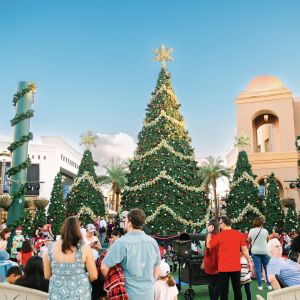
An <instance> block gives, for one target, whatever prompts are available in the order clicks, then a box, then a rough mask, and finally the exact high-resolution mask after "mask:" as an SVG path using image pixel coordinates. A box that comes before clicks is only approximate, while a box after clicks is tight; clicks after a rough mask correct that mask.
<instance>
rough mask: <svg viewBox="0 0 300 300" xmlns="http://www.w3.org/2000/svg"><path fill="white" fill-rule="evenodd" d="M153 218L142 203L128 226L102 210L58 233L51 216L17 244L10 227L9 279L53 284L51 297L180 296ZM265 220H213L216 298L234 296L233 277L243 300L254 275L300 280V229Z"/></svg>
mask: <svg viewBox="0 0 300 300" xmlns="http://www.w3.org/2000/svg"><path fill="white" fill-rule="evenodd" d="M145 219H146V216H145V213H144V212H143V211H142V210H140V209H132V210H131V211H130V212H129V213H126V214H125V215H123V219H121V224H122V225H121V226H117V225H116V224H115V223H114V220H113V219H112V218H110V219H109V220H107V221H106V220H105V219H104V218H103V217H97V219H96V220H95V221H94V222H93V224H92V223H91V224H86V225H85V226H84V224H80V222H79V220H78V219H77V218H76V217H69V218H67V219H66V220H65V222H64V225H63V227H62V230H61V234H60V235H58V236H56V237H54V236H53V233H52V231H51V224H45V226H43V227H42V228H38V229H37V230H36V231H35V236H34V237H30V238H28V237H26V238H27V239H25V237H24V235H23V234H22V229H21V228H20V227H18V228H17V229H16V232H15V235H14V237H13V239H12V245H11V247H10V249H9V248H8V240H9V238H10V235H11V230H10V229H9V228H4V229H3V230H2V231H1V233H0V260H1V261H9V262H10V263H11V265H12V266H11V268H10V269H8V270H7V273H6V282H5V283H6V284H15V285H20V286H24V287H29V288H32V289H37V290H41V291H44V292H47V293H48V294H49V296H48V297H49V299H74V300H75V299H87V300H88V299H90V300H101V299H114V300H122V299H124V300H126V299H130V300H176V299H177V295H178V289H177V286H176V282H175V280H174V279H173V277H172V276H171V272H170V265H169V264H168V263H167V262H166V261H165V260H164V259H162V258H163V257H164V256H165V254H166V251H167V250H166V249H165V248H163V247H161V246H159V245H158V243H157V241H156V240H155V239H154V238H152V237H151V236H150V235H148V234H146V232H145V228H144V224H145ZM263 224H264V220H263V219H262V218H260V217H257V218H255V220H254V223H253V228H251V229H250V231H249V232H248V231H246V232H245V233H241V232H240V231H238V230H235V229H233V228H232V227H231V220H230V219H229V218H228V217H226V216H222V217H220V218H218V219H211V220H209V221H208V222H207V225H206V231H207V235H206V240H205V246H204V265H203V266H201V267H200V265H199V268H203V269H204V271H205V273H206V274H207V278H208V292H209V297H210V299H211V300H217V299H221V300H225V299H228V292H229V282H230V281H231V284H232V289H233V293H234V299H235V300H239V299H242V287H243V288H244V289H245V293H246V295H247V300H251V282H252V280H253V278H256V280H257V283H258V289H259V290H262V289H263V288H264V287H263V281H264V280H265V282H266V286H267V288H268V289H269V290H272V289H278V288H280V284H281V282H285V284H286V285H288V286H293V285H299V284H300V264H299V261H298V260H299V258H298V257H299V255H297V254H298V253H299V252H300V236H299V235H297V234H296V233H292V235H290V234H287V233H285V232H278V230H277V229H276V228H274V230H273V232H272V233H271V234H269V233H268V231H267V230H266V229H265V228H264V227H263ZM125 233H126V234H125ZM107 245H108V247H107ZM8 250H10V254H9V253H8V252H7V251H8ZM283 254H284V256H282V255H283ZM288 255H289V256H290V258H292V259H293V260H292V259H288V258H287V256H288ZM171 267H172V266H171ZM173 271H174V269H173Z"/></svg>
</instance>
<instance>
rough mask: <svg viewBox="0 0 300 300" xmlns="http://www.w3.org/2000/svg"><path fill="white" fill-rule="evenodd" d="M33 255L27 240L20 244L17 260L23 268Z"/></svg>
mask: <svg viewBox="0 0 300 300" xmlns="http://www.w3.org/2000/svg"><path fill="white" fill-rule="evenodd" d="M31 256H33V249H32V246H31V244H30V242H29V241H28V240H26V241H24V243H23V244H22V248H21V251H20V252H19V254H18V261H19V264H20V265H22V266H23V268H25V267H26V264H27V261H28V259H29V258H30V257H31Z"/></svg>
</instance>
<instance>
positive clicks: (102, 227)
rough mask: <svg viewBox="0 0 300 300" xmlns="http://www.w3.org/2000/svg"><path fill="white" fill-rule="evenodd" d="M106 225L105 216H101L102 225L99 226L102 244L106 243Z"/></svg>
mask: <svg viewBox="0 0 300 300" xmlns="http://www.w3.org/2000/svg"><path fill="white" fill-rule="evenodd" d="M106 227H107V223H106V221H105V220H104V218H103V217H101V218H100V226H99V236H100V242H101V245H103V244H104V242H105V239H106Z"/></svg>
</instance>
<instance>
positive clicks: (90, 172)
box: [67, 149, 105, 223]
mask: <svg viewBox="0 0 300 300" xmlns="http://www.w3.org/2000/svg"><path fill="white" fill-rule="evenodd" d="M67 209H68V215H78V214H79V218H80V219H81V221H83V222H84V223H92V222H93V221H94V220H93V218H95V216H104V215H105V205H104V198H103V194H102V191H101V188H100V186H99V179H98V177H97V175H96V173H95V162H94V160H93V157H92V153H91V151H90V150H88V149H87V150H85V151H84V153H83V157H82V160H81V163H80V166H79V171H78V174H77V176H76V179H75V182H74V184H73V185H72V190H71V192H70V194H69V196H68V205H67Z"/></svg>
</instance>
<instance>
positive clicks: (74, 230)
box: [61, 217, 82, 253]
mask: <svg viewBox="0 0 300 300" xmlns="http://www.w3.org/2000/svg"><path fill="white" fill-rule="evenodd" d="M61 239H62V244H61V250H62V252H63V253H67V251H68V250H69V251H72V252H73V250H72V247H76V248H77V246H78V243H79V242H80V241H81V240H82V237H81V233H80V223H79V221H78V219H77V218H76V217H69V218H67V219H66V220H65V222H64V225H63V227H62V230H61Z"/></svg>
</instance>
